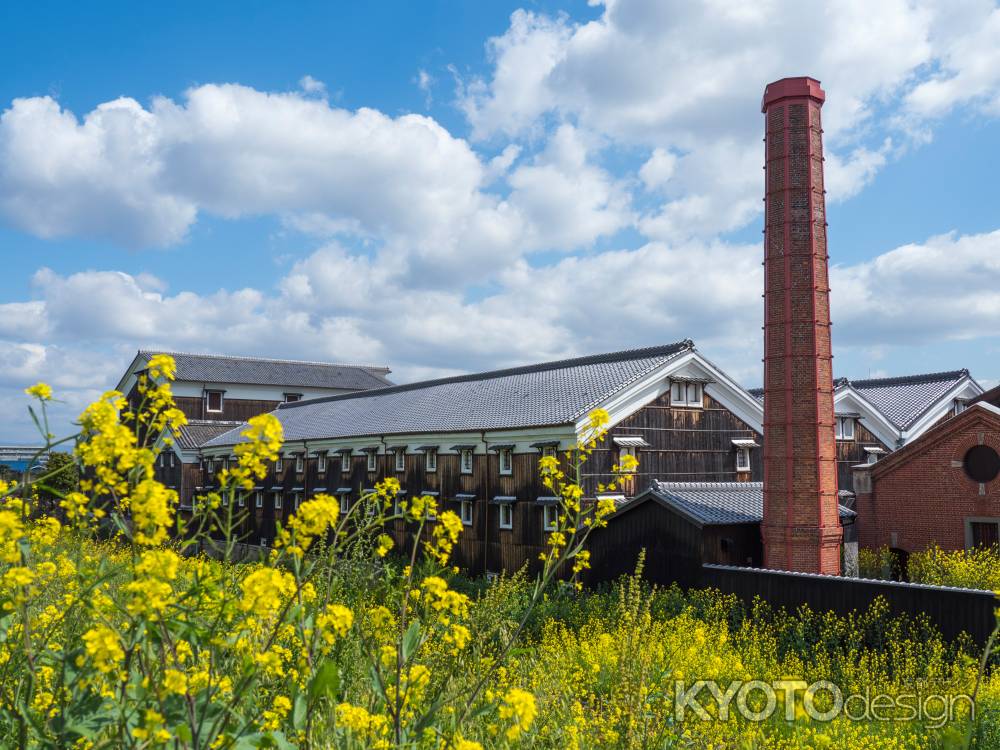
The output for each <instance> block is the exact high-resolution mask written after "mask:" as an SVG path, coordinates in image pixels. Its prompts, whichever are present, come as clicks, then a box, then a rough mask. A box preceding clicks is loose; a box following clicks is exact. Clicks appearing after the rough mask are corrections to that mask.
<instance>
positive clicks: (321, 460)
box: [316, 453, 326, 474]
mask: <svg viewBox="0 0 1000 750" xmlns="http://www.w3.org/2000/svg"><path fill="white" fill-rule="evenodd" d="M316 471H317V472H318V473H320V474H326V453H320V454H319V455H317V456H316Z"/></svg>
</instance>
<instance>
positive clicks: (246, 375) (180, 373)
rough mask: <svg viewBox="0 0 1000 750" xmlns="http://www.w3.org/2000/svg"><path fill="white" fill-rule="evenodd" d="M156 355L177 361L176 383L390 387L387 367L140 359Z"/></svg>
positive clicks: (198, 357)
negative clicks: (161, 358)
mask: <svg viewBox="0 0 1000 750" xmlns="http://www.w3.org/2000/svg"><path fill="white" fill-rule="evenodd" d="M156 354H169V355H170V356H171V357H173V358H174V361H175V362H176V363H177V380H188V381H195V382H203V383H240V384H246V385H280V386H290V387H313V388H343V389H347V390H364V389H369V388H383V387H385V386H387V385H391V383H390V381H389V380H387V379H386V375H387V374H388V373H389V369H388V368H386V367H367V366H360V365H340V364H329V363H325V362H299V361H296V360H288V359H260V358H257V357H226V356H221V355H216V354H183V353H178V352H160V351H147V350H143V351H140V352H139V359H140V361H146V362H148V361H149V359H150V358H151V357H153V356H154V355H156Z"/></svg>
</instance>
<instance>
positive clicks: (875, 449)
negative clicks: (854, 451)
mask: <svg viewBox="0 0 1000 750" xmlns="http://www.w3.org/2000/svg"><path fill="white" fill-rule="evenodd" d="M864 448H865V453H874V454H876V455H878V456H881V455H882V454H883V453H885V448H879V447H878V446H877V445H866V446H865V447H864Z"/></svg>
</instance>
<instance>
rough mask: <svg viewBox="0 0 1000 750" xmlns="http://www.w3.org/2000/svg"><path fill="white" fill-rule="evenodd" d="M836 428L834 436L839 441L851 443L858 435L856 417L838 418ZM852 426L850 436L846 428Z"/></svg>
mask: <svg viewBox="0 0 1000 750" xmlns="http://www.w3.org/2000/svg"><path fill="white" fill-rule="evenodd" d="M835 419H836V427H835V428H834V436H835V438H836V439H837V440H843V441H844V442H850V441H852V440H854V439H855V436H856V435H857V430H856V429H855V424H854V423H855V421H856V420H855V418H854V417H839V416H838V417H836V418H835ZM847 425H850V426H851V429H850V434H848V432H847V430H845V429H844V427H845V426H847Z"/></svg>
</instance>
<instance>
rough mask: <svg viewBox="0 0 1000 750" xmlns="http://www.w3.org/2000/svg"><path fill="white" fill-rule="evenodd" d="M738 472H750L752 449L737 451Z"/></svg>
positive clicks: (739, 449) (738, 449)
mask: <svg viewBox="0 0 1000 750" xmlns="http://www.w3.org/2000/svg"><path fill="white" fill-rule="evenodd" d="M736 471H750V449H749V448H737V449H736Z"/></svg>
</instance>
